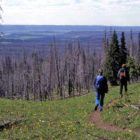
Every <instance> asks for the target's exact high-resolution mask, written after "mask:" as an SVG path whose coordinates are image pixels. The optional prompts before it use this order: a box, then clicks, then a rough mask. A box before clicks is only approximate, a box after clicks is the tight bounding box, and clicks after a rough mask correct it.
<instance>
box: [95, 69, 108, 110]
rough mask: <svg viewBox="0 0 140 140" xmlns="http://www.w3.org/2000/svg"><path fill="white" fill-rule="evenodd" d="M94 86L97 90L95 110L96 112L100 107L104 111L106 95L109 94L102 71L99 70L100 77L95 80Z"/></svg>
mask: <svg viewBox="0 0 140 140" xmlns="http://www.w3.org/2000/svg"><path fill="white" fill-rule="evenodd" d="M94 86H95V89H96V101H95V109H94V110H95V111H96V110H97V109H98V107H99V109H100V111H102V110H103V105H104V97H105V93H107V92H108V84H107V79H106V77H105V76H103V70H102V69H99V70H98V75H97V76H96V78H95V81H94Z"/></svg>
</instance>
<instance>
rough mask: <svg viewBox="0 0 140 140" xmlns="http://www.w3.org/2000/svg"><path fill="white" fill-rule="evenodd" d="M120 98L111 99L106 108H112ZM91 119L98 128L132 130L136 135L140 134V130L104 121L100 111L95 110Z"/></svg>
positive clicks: (121, 130) (112, 130)
mask: <svg viewBox="0 0 140 140" xmlns="http://www.w3.org/2000/svg"><path fill="white" fill-rule="evenodd" d="M118 100H119V98H116V99H114V100H111V101H110V102H109V103H108V104H107V106H106V107H105V108H106V109H107V108H110V107H111V106H113V105H114V104H115V103H116V102H117V101H118ZM90 121H91V122H92V123H94V124H95V125H96V127H97V128H100V129H104V130H107V131H111V132H131V131H132V132H133V133H135V134H136V135H138V136H140V130H130V129H129V128H120V127H118V126H115V125H112V124H109V123H107V122H104V121H103V119H102V117H101V113H100V111H94V112H93V113H92V114H91V116H90Z"/></svg>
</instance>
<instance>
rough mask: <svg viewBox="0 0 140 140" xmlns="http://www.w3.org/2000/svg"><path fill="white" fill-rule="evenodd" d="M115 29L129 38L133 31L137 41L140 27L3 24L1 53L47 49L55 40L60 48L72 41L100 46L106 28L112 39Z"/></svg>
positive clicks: (83, 44) (0, 29)
mask: <svg viewBox="0 0 140 140" xmlns="http://www.w3.org/2000/svg"><path fill="white" fill-rule="evenodd" d="M113 30H116V31H117V32H118V35H120V33H121V32H122V31H124V32H125V34H126V39H127V41H128V40H129V38H130V31H131V30H132V31H133V37H134V40H135V41H137V37H138V33H139V32H140V26H137V27H134V26H127V27H124V26H53V25H3V26H0V31H1V32H3V34H4V35H3V37H2V39H1V48H0V52H1V54H10V53H13V54H14V53H15V50H16V52H17V53H18V52H21V50H22V49H24V50H25V51H27V52H28V51H31V50H33V49H37V50H41V49H45V51H47V48H46V47H47V46H48V45H50V44H51V43H52V42H54V40H55V41H56V43H57V46H58V47H60V48H63V47H64V46H65V45H66V44H67V43H68V42H71V41H79V42H80V43H81V45H82V46H83V47H87V46H89V47H90V48H100V47H101V46H102V44H103V43H102V42H103V38H104V34H105V31H106V34H107V37H108V38H109V36H110V34H111V32H112V31H113ZM54 38H55V39H54ZM9 48H10V51H9Z"/></svg>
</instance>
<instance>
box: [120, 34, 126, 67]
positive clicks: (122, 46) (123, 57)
mask: <svg viewBox="0 0 140 140" xmlns="http://www.w3.org/2000/svg"><path fill="white" fill-rule="evenodd" d="M126 62H127V48H126V43H125V34H124V32H122V35H121V44H120V65H122V64H126Z"/></svg>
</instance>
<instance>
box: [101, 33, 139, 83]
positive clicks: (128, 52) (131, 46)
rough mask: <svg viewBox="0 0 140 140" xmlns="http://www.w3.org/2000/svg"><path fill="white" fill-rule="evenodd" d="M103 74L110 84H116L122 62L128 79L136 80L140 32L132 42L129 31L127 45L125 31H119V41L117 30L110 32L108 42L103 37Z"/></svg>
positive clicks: (131, 34) (137, 76)
mask: <svg viewBox="0 0 140 140" xmlns="http://www.w3.org/2000/svg"><path fill="white" fill-rule="evenodd" d="M104 53H105V55H104V56H105V61H104V63H103V65H104V71H105V75H106V77H107V78H108V80H109V81H110V83H111V84H112V85H117V84H118V83H117V80H118V77H117V74H118V70H119V69H120V67H121V65H122V64H127V67H128V70H129V73H130V80H131V81H132V82H133V81H136V80H138V79H139V76H140V33H139V34H138V39H137V43H135V42H134V39H133V33H132V31H131V32H130V38H129V43H128V46H127V45H126V39H125V33H124V32H122V33H121V38H120V41H119V40H118V35H117V32H116V31H114V32H113V33H112V37H111V39H110V42H109V43H108V39H107V38H105V39H104Z"/></svg>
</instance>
